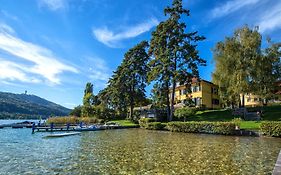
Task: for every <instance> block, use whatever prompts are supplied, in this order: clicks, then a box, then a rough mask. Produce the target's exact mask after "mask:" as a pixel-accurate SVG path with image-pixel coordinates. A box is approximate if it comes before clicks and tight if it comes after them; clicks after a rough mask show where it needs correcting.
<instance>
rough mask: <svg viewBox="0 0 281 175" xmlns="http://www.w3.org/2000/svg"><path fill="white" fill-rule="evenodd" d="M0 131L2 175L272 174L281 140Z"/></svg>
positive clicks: (127, 132) (130, 131) (147, 133)
mask: <svg viewBox="0 0 281 175" xmlns="http://www.w3.org/2000/svg"><path fill="white" fill-rule="evenodd" d="M46 134H48V133H35V134H33V135H32V134H31V130H30V129H20V130H13V129H3V130H0V157H1V159H0V174H1V173H2V174H66V175H68V174H218V175H219V174H230V175H231V174H233V175H234V174H251V175H252V174H270V173H271V171H272V169H273V166H274V164H275V161H276V158H277V155H278V152H279V150H280V147H281V139H278V138H256V137H232V136H216V135H204V134H186V133H171V132H164V131H148V130H141V129H128V130H108V131H97V132H85V133H82V134H81V136H78V135H77V136H71V137H64V138H57V139H42V137H43V136H44V135H46Z"/></svg>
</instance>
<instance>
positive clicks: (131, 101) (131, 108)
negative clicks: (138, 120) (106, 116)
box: [129, 88, 135, 120]
mask: <svg viewBox="0 0 281 175" xmlns="http://www.w3.org/2000/svg"><path fill="white" fill-rule="evenodd" d="M134 92H135V89H134V88H132V89H131V95H130V116H129V118H130V120H133V112H134V96H133V94H134Z"/></svg>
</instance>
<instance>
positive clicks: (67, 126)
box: [66, 123, 70, 131]
mask: <svg viewBox="0 0 281 175" xmlns="http://www.w3.org/2000/svg"><path fill="white" fill-rule="evenodd" d="M69 126H70V124H69V123H67V125H66V130H67V131H68V130H69Z"/></svg>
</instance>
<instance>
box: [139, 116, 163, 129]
mask: <svg viewBox="0 0 281 175" xmlns="http://www.w3.org/2000/svg"><path fill="white" fill-rule="evenodd" d="M139 124H140V127H141V128H145V129H151V130H162V129H164V127H165V126H166V125H164V124H162V123H161V122H155V119H153V118H141V119H140V120H139Z"/></svg>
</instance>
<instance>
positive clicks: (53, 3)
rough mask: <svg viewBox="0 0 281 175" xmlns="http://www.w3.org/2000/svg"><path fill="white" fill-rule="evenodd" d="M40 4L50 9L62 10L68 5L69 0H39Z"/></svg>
mask: <svg viewBox="0 0 281 175" xmlns="http://www.w3.org/2000/svg"><path fill="white" fill-rule="evenodd" d="M39 5H40V6H45V7H47V8H49V9H50V10H53V11H56V10H62V9H66V8H67V7H68V3H67V0H39Z"/></svg>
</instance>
